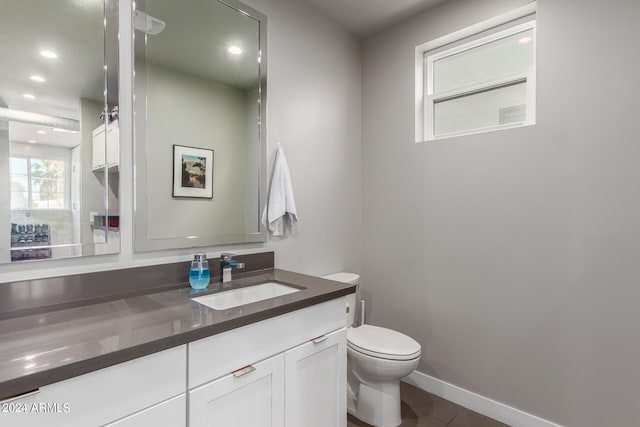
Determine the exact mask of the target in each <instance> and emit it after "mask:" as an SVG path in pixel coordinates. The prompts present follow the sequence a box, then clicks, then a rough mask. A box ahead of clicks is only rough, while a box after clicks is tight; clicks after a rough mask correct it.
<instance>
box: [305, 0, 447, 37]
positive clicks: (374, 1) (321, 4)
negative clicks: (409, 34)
mask: <svg viewBox="0 0 640 427" xmlns="http://www.w3.org/2000/svg"><path fill="white" fill-rule="evenodd" d="M300 1H302V2H303V3H307V4H308V5H310V6H311V7H313V8H314V9H316V10H318V11H320V12H322V13H323V14H325V15H326V16H328V17H329V18H331V19H332V20H334V21H336V22H338V23H339V24H341V25H342V26H343V27H345V28H346V29H347V30H349V31H351V32H352V33H354V34H356V35H358V36H369V35H371V34H373V33H375V32H377V31H380V30H382V29H384V28H386V27H388V26H390V25H393V24H395V23H397V22H400V21H403V20H405V19H407V18H409V17H410V16H412V15H415V14H417V13H420V12H423V11H425V10H426V9H428V8H430V7H432V6H434V5H436V4H438V3H442V2H443V1H444V0H300Z"/></svg>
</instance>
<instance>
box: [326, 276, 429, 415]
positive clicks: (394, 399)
mask: <svg viewBox="0 0 640 427" xmlns="http://www.w3.org/2000/svg"><path fill="white" fill-rule="evenodd" d="M324 278H325V279H329V280H335V281H338V282H346V283H351V284H357V283H358V280H359V279H360V276H359V275H357V274H353V273H335V274H330V275H328V276H324ZM355 306H356V295H355V294H351V295H348V296H347V322H346V326H347V328H348V329H347V357H348V366H349V367H348V371H347V378H348V387H349V388H348V390H347V410H348V412H349V413H350V414H351V415H353V416H354V417H356V418H358V419H359V420H362V421H364V422H366V423H368V424H371V425H373V426H376V427H396V426H398V425H400V423H401V422H402V419H401V417H400V379H401V378H403V377H406V376H407V375H409V374H410V373H411V372H413V370H414V369H415V368H416V367H417V366H418V362H419V361H420V352H421V348H420V344H419V343H418V342H417V341H415V340H414V339H412V338H410V337H408V336H406V335H404V334H401V333H400V332H397V331H394V330H391V329H386V328H381V327H379V326H373V325H361V326H358V327H353V325H354V320H355Z"/></svg>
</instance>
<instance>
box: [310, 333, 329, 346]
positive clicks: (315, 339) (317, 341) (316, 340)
mask: <svg viewBox="0 0 640 427" xmlns="http://www.w3.org/2000/svg"><path fill="white" fill-rule="evenodd" d="M327 338H329V337H328V336H326V335H320V336H319V337H316V338H314V339H312V340H311V342H312V343H314V344H318V343H321V342H322V341H324V340H326V339H327Z"/></svg>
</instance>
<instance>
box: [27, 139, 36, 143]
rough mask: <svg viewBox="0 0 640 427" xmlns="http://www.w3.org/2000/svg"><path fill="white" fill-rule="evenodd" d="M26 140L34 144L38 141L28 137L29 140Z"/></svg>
mask: <svg viewBox="0 0 640 427" xmlns="http://www.w3.org/2000/svg"><path fill="white" fill-rule="evenodd" d="M27 142H28V143H29V144H35V143H36V142H38V141H36V140H35V139H30V140H29V141H27Z"/></svg>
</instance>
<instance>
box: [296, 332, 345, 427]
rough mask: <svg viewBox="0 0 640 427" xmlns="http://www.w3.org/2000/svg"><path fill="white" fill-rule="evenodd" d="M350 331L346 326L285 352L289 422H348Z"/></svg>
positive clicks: (323, 426)
mask: <svg viewBox="0 0 640 427" xmlns="http://www.w3.org/2000/svg"><path fill="white" fill-rule="evenodd" d="M346 340H347V334H346V330H345V329H344V328H342V329H340V330H338V331H335V332H333V333H331V334H328V335H325V336H322V337H318V338H317V339H315V340H313V341H310V342H308V343H305V344H302V345H300V346H298V347H296V348H293V349H291V350H289V351H287V352H286V353H285V401H286V402H287V404H286V410H285V425H286V426H287V427H299V426H304V427H329V426H331V427H333V426H335V427H345V426H346V425H347V384H346V382H347V341H346Z"/></svg>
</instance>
